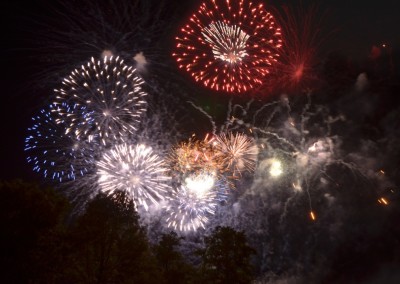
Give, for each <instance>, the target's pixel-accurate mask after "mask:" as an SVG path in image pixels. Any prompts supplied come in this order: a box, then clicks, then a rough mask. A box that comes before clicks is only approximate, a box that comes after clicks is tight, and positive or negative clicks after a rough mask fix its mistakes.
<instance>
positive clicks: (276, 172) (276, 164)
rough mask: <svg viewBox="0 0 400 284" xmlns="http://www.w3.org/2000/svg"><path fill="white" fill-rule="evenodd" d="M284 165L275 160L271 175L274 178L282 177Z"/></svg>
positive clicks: (270, 171) (272, 164)
mask: <svg viewBox="0 0 400 284" xmlns="http://www.w3.org/2000/svg"><path fill="white" fill-rule="evenodd" d="M282 172H283V171H282V164H281V162H280V161H278V160H273V161H272V163H271V167H270V168H269V173H270V175H271V176H273V177H277V176H280V175H281V174H282Z"/></svg>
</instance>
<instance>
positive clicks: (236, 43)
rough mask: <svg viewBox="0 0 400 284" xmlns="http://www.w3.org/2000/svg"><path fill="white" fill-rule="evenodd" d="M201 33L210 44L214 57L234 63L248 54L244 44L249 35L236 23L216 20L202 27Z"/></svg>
mask: <svg viewBox="0 0 400 284" xmlns="http://www.w3.org/2000/svg"><path fill="white" fill-rule="evenodd" d="M202 35H203V36H204V39H205V40H206V42H208V43H209V44H210V46H211V48H212V52H213V54H214V57H215V58H216V59H220V60H222V61H226V62H228V63H230V64H234V63H238V62H239V61H242V60H243V58H244V57H245V56H248V53H247V51H246V44H247V40H248V39H249V37H250V36H249V35H248V34H246V33H245V32H244V31H243V30H242V29H241V28H240V27H239V26H238V25H228V24H226V23H224V22H221V21H217V22H215V23H211V24H210V25H209V26H208V27H206V28H204V31H203V32H202Z"/></svg>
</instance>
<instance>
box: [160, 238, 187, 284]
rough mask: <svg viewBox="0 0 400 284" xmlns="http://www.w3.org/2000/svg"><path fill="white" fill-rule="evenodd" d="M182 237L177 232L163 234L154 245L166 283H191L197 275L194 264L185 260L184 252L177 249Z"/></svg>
mask: <svg viewBox="0 0 400 284" xmlns="http://www.w3.org/2000/svg"><path fill="white" fill-rule="evenodd" d="M182 239H183V238H182V237H178V235H177V234H176V233H175V232H170V233H169V234H162V235H161V240H160V242H159V243H158V244H157V245H156V246H155V247H154V253H155V256H156V258H157V261H158V265H159V267H160V268H161V271H162V273H163V276H164V279H165V280H166V283H171V284H172V283H173V284H179V283H190V282H191V278H192V277H194V276H195V271H194V268H193V267H192V266H190V265H189V264H188V263H186V262H185V260H184V257H183V256H182V254H181V253H180V252H179V251H178V250H177V247H179V245H180V241H181V240H182Z"/></svg>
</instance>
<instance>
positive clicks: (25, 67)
mask: <svg viewBox="0 0 400 284" xmlns="http://www.w3.org/2000/svg"><path fill="white" fill-rule="evenodd" d="M52 2H53V3H54V1H46V0H42V1H37V0H36V1H30V2H29V3H28V4H26V3H25V1H3V2H2V3H1V9H0V10H1V17H0V18H1V34H2V37H3V39H2V44H1V49H2V55H3V56H2V58H1V64H2V69H3V71H2V76H1V84H2V88H1V121H2V125H3V131H2V138H1V140H2V147H1V160H2V171H1V176H2V177H4V178H11V177H19V176H27V175H28V176H30V175H31V173H27V172H29V171H30V170H29V167H28V166H27V165H26V163H25V161H24V159H25V157H24V153H23V140H24V137H25V135H26V134H25V133H26V132H25V130H26V128H27V127H28V126H29V125H30V117H31V116H32V115H33V114H34V113H35V112H37V111H38V110H39V108H40V107H41V106H42V105H43V103H44V102H43V101H42V100H44V98H45V97H46V95H45V94H40V92H42V90H38V89H35V88H33V87H32V74H34V73H35V72H38V71H39V70H40V68H41V67H40V65H37V63H36V62H35V60H32V59H34V58H35V56H36V54H35V53H36V52H37V50H36V51H35V50H30V49H29V46H30V43H29V41H32V39H35V38H36V35H35V33H39V31H38V30H36V29H35V28H34V27H33V26H31V23H32V22H40V21H42V20H43V19H44V18H48V17H50V18H51V17H54V19H57V16H56V15H52V11H54V10H52V8H51V7H50V8H49V9H43V8H41V7H47V6H48V5H46V3H52ZM179 2H182V3H185V4H184V5H180V4H177V3H179ZM314 2H320V3H319V7H320V9H319V10H320V11H326V12H327V17H326V21H325V23H326V24H324V25H326V26H324V27H322V30H323V31H325V30H329V29H332V30H334V33H332V34H330V35H329V36H328V37H327V38H326V41H325V43H326V44H325V47H324V48H326V49H327V50H338V51H340V52H342V53H344V54H347V55H348V56H350V57H351V58H353V59H360V58H365V57H367V56H368V54H369V53H370V50H371V48H372V46H373V45H380V44H382V43H386V44H388V45H389V46H390V47H392V48H393V49H396V48H397V47H398V46H399V45H400V37H399V33H398V32H399V27H400V17H399V16H398V11H400V4H399V3H400V2H399V1H394V0H383V1H362V0H356V1H355V0H353V1H346V0H336V1H333V0H329V1H278V0H275V1H270V2H269V3H268V4H270V5H272V6H280V5H283V4H288V5H292V6H293V7H296V6H301V3H303V4H304V6H307V5H309V3H314ZM322 2H323V3H322ZM167 3H168V4H170V5H176V6H177V9H181V10H182V11H183V12H185V11H186V14H187V15H189V13H190V11H191V9H192V8H193V7H195V6H196V5H197V3H200V2H199V1H193V0H192V1H191V2H190V3H189V2H187V1H177V2H175V1H167ZM183 14H184V13H183ZM33 15H34V16H33ZM56 21H57V20H56ZM41 37H43V35H38V36H37V38H39V39H40V38H41ZM44 44H46V42H44Z"/></svg>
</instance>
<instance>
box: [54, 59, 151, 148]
mask: <svg viewBox="0 0 400 284" xmlns="http://www.w3.org/2000/svg"><path fill="white" fill-rule="evenodd" d="M62 84H63V87H62V88H60V89H56V90H55V93H56V94H57V96H56V101H55V102H54V104H55V105H56V106H57V109H56V110H53V111H54V112H56V113H57V114H58V115H59V118H58V119H57V123H66V124H68V128H67V130H66V134H68V133H73V134H74V135H76V136H77V137H78V138H83V139H86V138H88V139H89V140H92V139H93V138H94V137H95V136H98V137H99V139H100V142H101V143H102V144H103V145H104V146H107V145H109V144H115V143H117V142H125V141H126V139H127V136H128V135H130V134H133V133H135V131H136V130H137V125H138V124H139V122H140V116H141V115H142V113H143V112H144V111H145V110H146V101H145V96H146V95H147V94H146V93H145V92H144V91H142V89H141V86H140V85H141V84H143V81H142V80H141V79H140V78H139V77H138V76H137V75H136V71H135V69H134V68H133V67H132V66H128V65H126V64H124V61H123V60H122V59H120V58H119V57H110V58H108V57H104V59H102V60H95V59H94V58H93V57H92V59H91V60H90V61H89V62H87V63H86V64H85V65H82V66H81V68H80V69H75V70H74V71H72V72H71V74H70V75H69V76H68V77H66V78H64V80H63V82H62ZM65 103H68V104H70V105H74V108H72V109H71V108H66V107H65V105H66V104H65Z"/></svg>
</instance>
